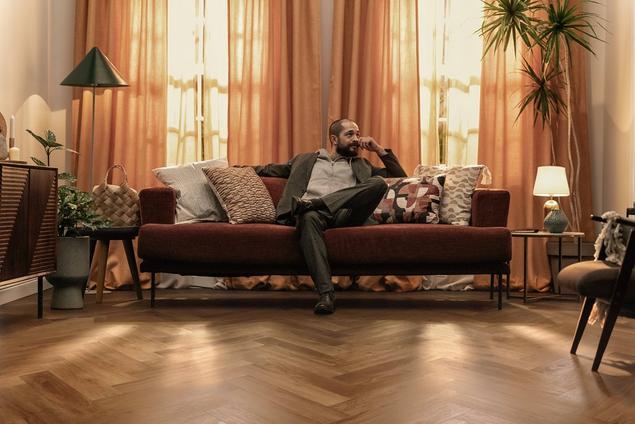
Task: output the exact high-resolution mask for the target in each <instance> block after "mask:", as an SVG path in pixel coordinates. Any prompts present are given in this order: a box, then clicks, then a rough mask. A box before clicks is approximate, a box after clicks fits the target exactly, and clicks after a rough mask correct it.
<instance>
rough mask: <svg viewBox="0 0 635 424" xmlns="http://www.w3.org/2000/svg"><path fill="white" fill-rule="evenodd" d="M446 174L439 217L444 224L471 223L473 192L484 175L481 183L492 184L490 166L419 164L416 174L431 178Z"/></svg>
mask: <svg viewBox="0 0 635 424" xmlns="http://www.w3.org/2000/svg"><path fill="white" fill-rule="evenodd" d="M441 174H444V175H445V184H444V185H443V193H442V195H441V207H440V208H439V215H440V216H439V218H440V221H441V222H442V223H444V224H455V225H469V224H470V218H471V216H472V194H474V190H475V189H476V185H477V184H478V180H479V176H481V175H482V180H481V183H483V184H490V183H491V175H490V173H489V168H487V167H486V166H484V165H470V166H455V167H451V168H448V167H446V166H445V165H434V166H429V165H419V166H417V168H416V169H415V176H417V177H422V178H430V177H434V176H436V175H441Z"/></svg>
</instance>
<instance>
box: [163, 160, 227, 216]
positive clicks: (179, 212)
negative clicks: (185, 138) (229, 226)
mask: <svg viewBox="0 0 635 424" xmlns="http://www.w3.org/2000/svg"><path fill="white" fill-rule="evenodd" d="M203 168H227V161H226V160H225V159H215V160H206V161H201V162H193V163H188V164H186V165H178V166H166V167H164V168H156V169H153V170H152V172H153V173H154V175H155V176H156V177H157V179H158V180H159V181H161V182H162V183H163V184H165V185H166V186H168V187H171V188H172V189H174V191H175V192H176V222H181V223H183V222H197V221H227V217H226V216H225V211H224V210H223V207H222V206H221V204H220V202H219V201H218V199H216V196H215V195H214V192H213V191H212V189H211V188H210V186H209V184H208V183H207V178H205V175H203V173H202V172H201V169H203Z"/></svg>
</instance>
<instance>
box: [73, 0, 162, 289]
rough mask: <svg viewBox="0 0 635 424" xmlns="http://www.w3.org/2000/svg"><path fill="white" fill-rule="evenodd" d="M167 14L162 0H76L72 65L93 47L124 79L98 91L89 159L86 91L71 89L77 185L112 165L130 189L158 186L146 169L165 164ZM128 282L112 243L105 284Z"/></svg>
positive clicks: (88, 95) (88, 94) (116, 245)
mask: <svg viewBox="0 0 635 424" xmlns="http://www.w3.org/2000/svg"><path fill="white" fill-rule="evenodd" d="M166 12H167V4H166V0H136V1H125V0H77V3H76V8H75V63H78V62H79V61H80V60H81V59H82V58H83V57H84V56H85V55H86V53H87V52H88V51H89V50H90V49H91V48H92V47H94V46H98V47H99V48H100V49H101V50H102V51H103V52H104V54H105V55H106V56H108V58H109V59H110V60H111V61H112V62H113V64H114V65H115V66H116V67H117V69H119V71H120V72H121V74H122V75H123V76H124V78H125V79H126V81H127V82H128V84H130V86H129V87H125V88H118V89H108V90H101V89H98V90H97V97H96V105H95V107H96V109H95V144H94V149H95V151H94V161H93V163H89V155H88V149H89V143H90V134H91V110H92V109H91V108H92V98H91V96H92V94H91V92H90V90H81V89H77V88H76V89H75V90H74V96H73V104H72V118H71V119H72V127H73V146H74V148H75V149H76V150H78V151H79V153H80V155H79V158H78V161H77V162H76V163H75V164H74V166H73V170H74V172H75V173H76V175H77V176H78V183H79V186H80V187H82V188H83V189H88V188H89V187H88V180H89V177H88V176H89V173H92V177H93V181H94V183H95V184H97V183H99V182H100V181H101V179H103V177H104V173H105V171H106V169H107V168H108V167H109V166H110V165H112V164H115V163H119V164H123V165H124V166H125V167H126V170H127V172H128V181H129V184H130V186H131V187H134V188H136V189H141V188H143V187H148V186H153V185H156V184H157V181H156V180H155V178H154V176H153V175H152V169H153V168H156V167H158V166H163V165H164V163H165V140H166V131H167V124H166V122H167V121H166V87H167V50H166V46H167V33H166V31H167V15H166ZM98 253H99V252H96V254H98ZM93 274H94V273H93ZM130 282H131V277H130V274H129V270H128V266H127V263H126V260H125V254H124V252H123V246H122V244H121V242H113V243H111V254H110V257H109V260H108V270H107V274H106V285H107V286H109V287H117V286H120V285H123V284H129V283H130Z"/></svg>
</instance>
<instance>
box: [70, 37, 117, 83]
mask: <svg viewBox="0 0 635 424" xmlns="http://www.w3.org/2000/svg"><path fill="white" fill-rule="evenodd" d="M60 84H61V85H70V86H73V87H127V86H128V83H127V82H126V81H125V80H124V79H123V77H122V76H121V74H120V73H119V71H118V70H117V68H115V65H113V64H112V62H111V61H110V60H109V59H108V58H107V57H106V55H105V54H103V53H102V52H101V50H99V48H98V47H93V48H92V49H91V50H90V51H89V52H88V54H87V55H86V57H85V58H84V59H82V61H81V62H79V64H78V65H77V66H76V67H75V69H73V70H72V71H71V73H70V74H68V76H67V77H66V78H64V81H62V82H61V83H60Z"/></svg>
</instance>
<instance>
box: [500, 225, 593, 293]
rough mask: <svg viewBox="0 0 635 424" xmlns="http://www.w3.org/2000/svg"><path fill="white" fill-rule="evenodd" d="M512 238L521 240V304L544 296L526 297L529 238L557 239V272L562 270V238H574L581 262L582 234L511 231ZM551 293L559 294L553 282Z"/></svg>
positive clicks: (573, 232) (558, 289)
mask: <svg viewBox="0 0 635 424" xmlns="http://www.w3.org/2000/svg"><path fill="white" fill-rule="evenodd" d="M512 237H522V238H523V303H527V300H533V299H542V298H544V297H545V296H536V297H532V298H528V297H527V240H529V239H530V238H554V237H555V238H557V239H558V272H559V271H560V270H561V269H562V239H563V238H575V239H577V241H578V262H580V261H581V260H582V238H583V237H584V233H580V232H575V231H565V232H563V233H550V232H548V231H533V230H512ZM553 283H554V287H553V289H554V290H553V291H554V293H556V294H558V295H559V294H560V288H559V287H557V286H556V282H555V281H554V282H553Z"/></svg>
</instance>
